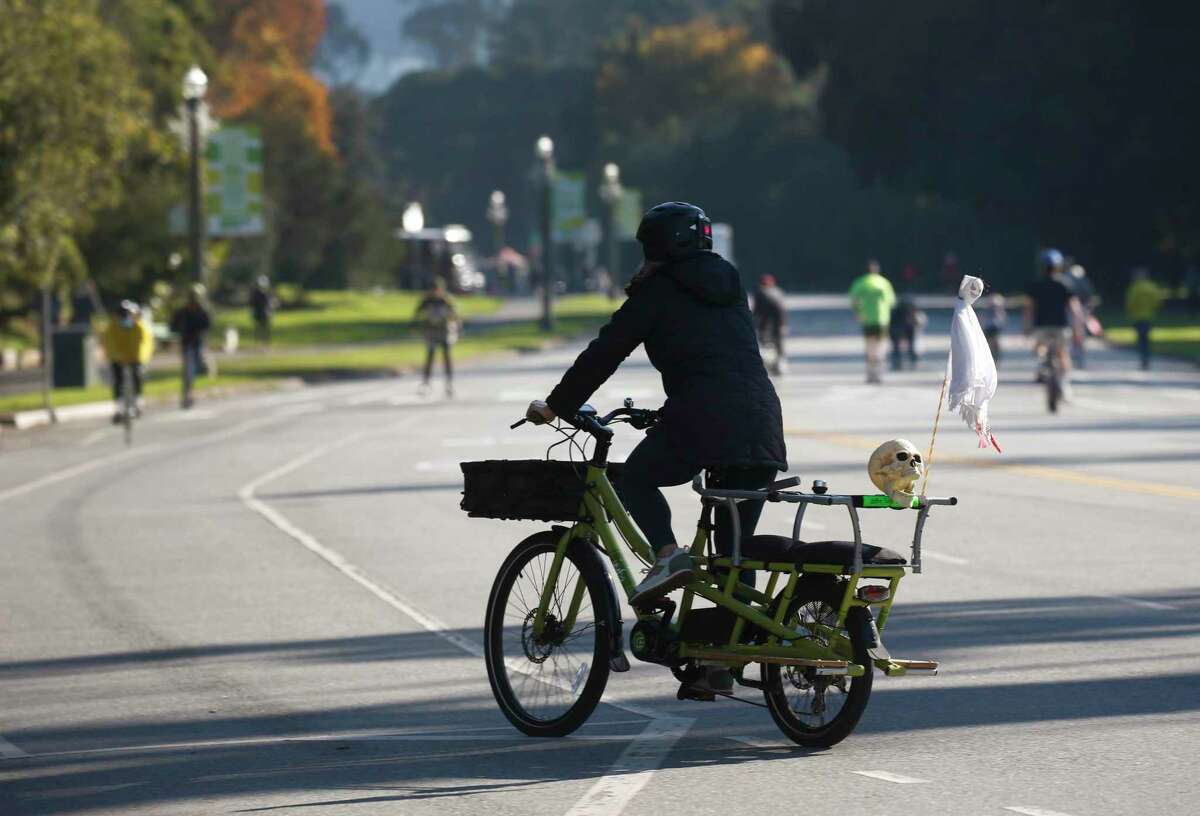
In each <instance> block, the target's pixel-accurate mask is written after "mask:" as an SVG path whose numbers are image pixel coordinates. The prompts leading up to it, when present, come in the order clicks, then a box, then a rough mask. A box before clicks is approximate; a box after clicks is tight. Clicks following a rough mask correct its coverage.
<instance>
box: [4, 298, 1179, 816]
mask: <svg viewBox="0 0 1200 816" xmlns="http://www.w3.org/2000/svg"><path fill="white" fill-rule="evenodd" d="M794 305H795V306H796V311H795V312H794V314H793V316H792V317H793V321H792V322H793V333H794V335H795V336H794V337H793V338H792V350H791V372H790V374H789V375H788V376H786V377H785V378H783V379H781V380H779V382H778V387H779V391H780V395H781V397H782V399H783V403H784V406H785V416H786V425H787V430H788V445H789V452H790V461H791V463H792V467H791V473H793V474H798V475H800V476H802V477H803V478H804V479H805V482H806V483H807V482H808V481H809V480H811V479H813V478H823V479H825V480H826V481H828V482H829V483H830V485H831V487H832V489H833V490H835V491H844V492H865V491H868V490H869V489H870V485H869V482H868V480H867V477H866V471H865V463H866V459H867V455H868V454H869V452H870V450H871V448H873V447H874V445H875V444H877V443H878V442H879V441H882V440H884V439H887V438H891V437H893V436H904V437H908V438H910V439H911V440H912V441H914V442H915V443H917V444H918V445H919V446H920V447H924V446H925V445H926V444H927V442H928V438H929V432H930V426H931V423H932V419H933V414H934V409H935V406H936V403H937V396H938V387H939V385H940V382H941V362H942V360H943V359H944V356H943V355H944V350H945V348H946V338H945V337H944V336H942V335H940V334H937V333H936V332H937V331H938V330H940V329H943V328H944V325H945V324H944V320H940V319H935V320H934V322H933V330H934V332H935V333H934V334H933V335H932V336H931V337H930V338H929V340H928V342H927V344H926V345H927V350H926V354H927V356H926V361H925V362H924V363H923V367H922V368H921V369H919V370H917V371H913V372H903V373H899V374H894V375H892V376H890V377H888V379H887V382H886V383H885V384H884V385H883V386H882V387H871V386H867V385H865V384H864V383H863V382H862V379H863V377H862V374H863V372H862V364H861V361H860V358H859V353H860V351H859V344H860V341H859V340H858V338H857V336H856V335H855V334H854V332H853V326H852V324H851V323H849V322H848V321H849V316H848V313H846V312H845V311H843V310H842V309H841V308H840V307H839V305H838V302H837V301H834V300H829V299H819V298H814V299H798V300H796V301H795V303H794ZM935 317H937V316H935ZM572 354H573V350H570V349H564V350H562V351H557V352H552V353H544V354H538V355H529V356H521V357H512V358H504V359H492V360H489V361H482V362H479V363H477V364H475V365H472V366H470V367H467V368H466V369H464V370H463V371H462V372H461V376H460V381H459V394H458V397H457V398H456V399H454V400H452V401H449V400H445V399H436V398H435V399H429V400H421V399H419V398H417V397H416V396H415V383H413V382H412V381H411V380H408V379H399V380H382V381H370V382H360V383H351V384H342V385H336V386H326V387H314V388H307V389H302V390H299V391H294V392H287V393H278V394H272V395H268V396H258V397H254V398H247V399H237V400H232V399H231V400H225V401H219V402H212V403H210V404H206V405H201V406H199V407H197V408H196V409H195V410H193V411H192V412H190V413H187V414H184V413H180V412H176V411H169V410H162V411H157V412H155V413H153V414H151V415H149V416H147V417H146V418H145V419H144V420H143V421H141V422H139V423H138V425H137V427H136V437H137V438H136V440H135V443H134V445H133V446H132V447H131V448H129V449H126V448H125V446H124V444H123V443H122V441H121V438H120V435H119V432H118V431H117V429H115V428H113V427H111V426H104V425H100V424H82V425H75V426H69V427H62V428H56V429H41V430H35V431H28V432H23V433H5V434H3V435H0V543H2V545H3V553H4V557H5V560H4V567H3V569H2V570H0V757H3V758H2V759H0V813H3V814H5V816H15V814H34V813H88V814H101V813H106V814H107V813H122V814H125V813H139V814H213V813H254V812H273V811H278V812H284V813H287V812H292V813H314V814H316V813H319V814H377V813H379V814H392V813H395V814H424V813H430V814H451V813H484V812H486V813H489V814H495V815H496V816H500V815H501V814H522V816H527V815H529V814H555V815H561V814H616V813H626V814H664V813H695V814H708V813H712V814H729V813H747V812H768V811H769V810H772V809H773V810H788V811H794V812H802V813H805V814H813V815H814V816H818V815H819V814H844V813H852V812H857V813H895V814H996V815H997V816H1003V814H1006V813H1024V814H1029V815H1030V816H1037V815H1038V814H1042V815H1043V816H1053V815H1054V814H1068V815H1069V816H1089V814H1105V815H1106V816H1107V815H1108V814H1147V813H1158V812H1186V811H1189V810H1192V809H1194V808H1191V807H1190V806H1188V805H1186V803H1187V802H1190V801H1192V799H1194V795H1195V788H1196V775H1195V773H1196V771H1195V769H1196V757H1197V756H1200V715H1198V711H1200V589H1197V579H1196V567H1197V566H1198V565H1200V558H1198V556H1197V545H1198V544H1200V533H1198V532H1197V529H1198V528H1200V470H1198V469H1197V463H1198V462H1200V376H1198V375H1197V373H1196V372H1195V370H1194V369H1193V370H1188V369H1186V368H1184V367H1182V366H1170V365H1164V366H1163V367H1162V368H1161V369H1159V370H1156V371H1154V372H1151V373H1149V374H1143V373H1141V372H1138V371H1136V370H1134V365H1133V361H1132V359H1131V357H1129V356H1127V355H1123V354H1118V353H1115V352H1111V351H1107V350H1103V349H1099V348H1096V349H1093V353H1092V358H1091V366H1090V368H1089V370H1088V371H1086V372H1084V373H1083V374H1082V375H1081V376H1080V377H1079V379H1078V380H1077V384H1076V387H1075V394H1076V399H1075V403H1074V404H1072V405H1069V406H1066V407H1065V408H1064V409H1063V411H1062V412H1061V413H1060V414H1059V415H1057V416H1050V415H1048V414H1047V413H1046V412H1045V410H1044V408H1043V404H1042V400H1041V396H1040V392H1039V391H1038V390H1036V389H1035V388H1034V386H1033V385H1032V384H1031V382H1030V380H1031V366H1030V364H1029V361H1028V356H1027V353H1025V352H1023V351H1019V350H1014V351H1013V352H1012V353H1011V354H1010V355H1009V356H1008V357H1007V358H1006V359H1005V360H1004V364H1003V365H1002V368H1001V378H1002V382H1001V386H1000V393H999V395H998V397H997V400H996V402H995V404H994V419H995V426H996V434H997V436H998V437H999V439H1000V442H1001V444H1002V445H1003V446H1004V454H1003V455H997V454H995V453H994V452H990V451H981V450H977V449H976V447H975V439H974V436H973V434H971V433H969V432H968V431H967V430H966V428H965V427H963V425H962V424H961V422H959V421H957V420H956V418H954V417H944V418H943V422H942V426H941V431H940V433H939V437H938V446H937V450H936V452H935V455H934V464H933V469H932V473H931V477H930V492H931V493H935V494H954V495H957V496H958V497H959V498H960V500H961V503H960V505H959V506H958V507H956V508H940V509H938V510H937V511H935V513H934V514H933V515H932V517H931V519H930V522H929V526H928V528H927V531H926V546H927V555H926V570H925V572H924V574H922V575H918V576H913V577H911V578H907V579H905V581H904V583H903V584H902V585H901V593H900V596H899V597H900V599H899V601H898V602H897V604H896V607H895V609H894V611H893V616H892V619H891V621H890V623H889V626H888V630H887V631H886V633H885V634H886V635H887V640H888V645H889V647H890V649H891V651H892V653H893V654H895V655H898V656H903V657H915V658H924V657H931V658H936V659H939V660H941V661H942V667H943V671H942V674H941V676H939V677H937V678H910V679H898V680H886V679H882V678H881V679H879V680H877V681H876V684H875V693H874V695H873V697H872V700H871V704H870V706H869V708H868V709H867V713H866V715H865V717H864V719H863V721H862V723H861V724H860V726H859V728H858V730H857V731H856V732H855V733H854V734H853V735H852V736H851V737H850V738H849V739H847V740H846V741H845V742H843V743H842V744H840V745H838V746H836V747H835V748H833V749H831V750H828V751H818V752H807V751H803V750H799V749H797V748H795V747H794V746H792V745H791V744H790V743H788V742H787V741H786V740H785V739H784V738H783V737H782V735H781V734H779V732H778V731H776V730H775V728H774V726H773V724H772V722H771V720H770V718H769V716H768V715H767V713H766V712H765V711H764V710H763V709H761V708H754V707H751V706H747V705H740V704H738V703H734V702H730V701H719V702H716V703H695V702H678V701H676V699H675V689H676V683H675V682H674V680H673V679H672V678H671V677H670V676H669V675H668V674H667V673H666V672H665V670H662V669H660V668H658V667H655V666H650V665H646V664H637V665H635V666H634V668H633V670H632V671H631V672H629V673H627V674H623V675H613V677H612V679H611V681H610V683H609V686H608V690H607V692H606V695H605V702H604V703H603V704H602V705H601V706H600V708H599V709H598V710H597V712H596V714H595V716H594V717H593V719H592V721H591V722H589V723H588V724H587V725H586V726H585V727H584V728H582V729H581V730H580V731H579V732H578V733H577V735H575V736H573V737H571V738H568V739H565V740H535V739H531V738H527V737H524V736H521V735H520V734H518V733H517V732H515V731H514V730H513V729H512V728H511V727H510V726H509V725H508V723H507V722H506V721H505V720H504V718H503V717H502V716H501V714H500V713H499V711H498V710H497V708H496V705H495V703H494V701H493V699H492V696H491V693H490V690H489V688H488V684H487V678H486V674H485V672H484V668H483V664H482V661H481V659H480V657H479V652H480V648H481V621H482V618H483V610H484V602H485V600H486V598H487V594H488V591H489V589H490V586H491V582H492V578H493V576H494V574H495V571H496V569H497V567H498V566H499V564H500V563H501V561H502V559H503V558H504V556H505V554H506V553H507V552H508V550H509V549H510V548H511V547H512V546H513V545H514V544H515V543H516V542H517V541H519V540H520V539H521V538H522V537H524V536H525V535H526V534H528V533H529V532H531V531H534V530H536V529H538V528H539V525H537V524H535V523H519V522H500V521H488V520H480V519H469V518H467V517H466V516H465V515H464V514H463V513H462V512H461V511H460V510H459V509H458V501H459V490H460V475H459V472H458V462H459V461H460V460H463V459H481V458H500V457H505V458H524V457H536V456H539V455H541V453H542V451H543V450H544V448H545V446H546V445H547V444H548V443H549V442H550V441H551V439H550V436H549V434H548V432H547V431H546V430H544V429H534V428H529V427H523V428H521V429H519V430H516V431H510V430H509V429H508V423H509V422H510V421H512V420H513V419H514V418H516V417H517V416H519V414H520V412H521V411H522V409H523V406H524V404H525V403H526V402H527V401H528V399H530V398H531V397H537V396H541V395H544V394H545V393H546V391H547V390H548V388H549V387H550V386H551V385H552V384H553V383H554V382H555V381H556V379H557V377H558V375H559V374H560V373H561V371H562V369H563V368H564V367H565V366H566V364H567V363H568V362H569V360H570V359H571V356H572ZM659 393H660V391H659V385H658V383H657V381H656V379H655V377H654V376H653V371H652V370H651V369H650V368H649V367H648V365H647V363H646V362H645V360H644V358H641V357H635V358H632V359H631V360H630V361H629V362H628V363H627V364H626V366H625V367H624V368H623V369H622V370H621V372H619V373H618V375H617V377H615V378H614V380H613V381H612V382H611V383H610V384H609V385H606V386H605V387H604V388H603V389H601V391H600V393H599V394H598V395H597V397H596V398H595V400H594V402H596V404H597V405H598V406H599V407H603V408H607V407H612V406H615V405H616V404H618V403H619V400H620V398H621V397H623V396H626V395H630V396H633V397H634V398H635V399H637V401H638V402H639V404H642V405H647V406H650V405H654V404H656V399H657V398H658V395H659ZM635 442H636V439H635V437H634V435H633V432H631V431H626V432H624V433H623V434H622V435H621V436H620V438H619V440H618V442H617V445H616V450H617V455H616V456H615V457H614V458H619V457H620V456H621V455H622V454H623V453H624V452H627V451H628V450H629V449H630V448H631V447H632V445H633V444H634V443H635ZM671 498H672V503H673V506H674V507H675V508H676V510H677V514H676V529H677V531H678V533H679V534H680V535H681V536H682V535H684V534H685V533H686V531H687V526H688V524H689V523H690V522H691V521H692V519H693V518H694V515H695V508H696V504H695V502H694V501H693V500H692V498H691V495H690V494H689V491H688V490H687V488H679V489H676V490H673V491H672V492H671ZM809 517H810V519H811V521H812V522H813V525H812V528H811V529H812V530H813V533H814V534H819V535H820V536H821V537H825V536H829V537H838V536H841V535H844V532H845V527H846V524H845V519H844V517H843V516H840V515H838V514H836V513H834V512H833V511H824V512H817V511H810V514H809ZM912 519H913V516H912V515H911V514H900V513H891V512H884V511H879V512H877V513H868V514H865V537H866V539H867V540H868V541H870V542H876V543H884V544H888V545H890V546H892V547H895V548H898V549H903V548H904V547H905V546H907V541H908V539H909V538H910V536H911V527H910V524H911V522H912ZM807 523H808V522H806V524H807ZM760 529H761V530H763V531H784V530H787V529H789V519H788V518H787V517H786V510H784V509H783V508H781V507H772V508H770V509H769V510H768V512H767V514H766V516H765V517H764V521H763V523H762V526H761V527H760ZM814 537H815V535H814ZM627 619H628V618H627ZM746 691H747V694H746V696H747V698H749V699H752V700H757V699H758V698H755V697H754V695H753V693H752V692H750V691H749V690H746Z"/></svg>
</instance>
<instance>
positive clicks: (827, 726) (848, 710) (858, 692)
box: [761, 579, 874, 748]
mask: <svg viewBox="0 0 1200 816" xmlns="http://www.w3.org/2000/svg"><path fill="white" fill-rule="evenodd" d="M842 591H843V586H842V585H841V584H839V583H838V582H837V581H833V580H828V581H826V580H815V581H813V580H810V581H805V580H803V579H802V580H801V581H800V583H799V584H798V585H797V588H796V594H795V596H794V597H793V600H792V608H791V609H790V610H789V611H788V614H787V616H786V618H785V620H789V621H795V620H796V618H797V616H798V613H801V612H803V610H805V609H807V608H815V609H819V610H825V611H824V612H818V614H820V615H821V619H823V620H824V619H825V618H826V617H827V616H828V615H833V616H836V614H837V609H838V607H839V606H840V605H841V602H842ZM867 614H869V613H868V612H867V610H865V609H863V608H862V607H853V608H851V609H850V612H849V616H853V618H854V620H853V623H855V624H861V623H863V622H862V621H861V620H858V618H861V617H862V616H864V615H867ZM861 631H862V629H861V626H859V625H850V626H848V627H847V630H846V634H847V635H848V636H849V637H850V642H851V644H852V646H853V649H854V662H855V663H858V664H859V665H861V666H863V667H865V668H866V672H865V673H864V674H863V675H862V677H845V678H843V680H842V682H843V683H846V684H849V685H848V688H847V689H842V688H841V687H838V686H837V678H821V677H815V676H814V675H812V672H811V670H809V672H808V673H807V674H806V673H805V671H804V669H803V667H799V666H781V665H779V664H778V663H764V664H762V674H761V677H762V683H763V697H764V699H765V700H766V703H767V710H768V711H770V712H771V719H773V720H774V721H775V724H776V725H777V726H779V730H780V731H782V732H783V733H784V735H785V736H786V737H787V738H788V739H790V740H792V741H793V742H795V743H796V744H798V745H803V746H805V747H806V748H829V747H831V746H833V745H836V744H838V743H839V742H841V741H842V740H844V739H845V738H846V737H848V736H850V733H851V732H852V731H853V730H854V728H855V726H857V725H858V722H859V720H860V719H861V718H862V715H863V712H864V711H865V710H866V708H867V702H868V701H869V700H870V697H871V685H872V680H873V671H874V669H873V666H872V665H871V656H870V654H869V652H868V651H867V650H868V648H869V646H868V644H867V643H866V641H865V639H864V638H863V637H862V636H861V635H860V634H859V632H861ZM785 676H786V677H787V678H788V679H787V681H786V682H787V683H789V684H790V685H792V686H793V687H794V688H800V689H801V690H803V689H802V688H801V686H800V685H799V684H800V683H805V682H807V683H809V684H810V687H811V688H814V689H816V688H817V686H818V685H820V684H822V683H823V684H824V686H823V688H822V689H821V691H820V692H819V695H818V693H817V692H814V697H816V696H819V697H820V698H821V700H822V701H823V700H824V695H825V693H826V692H828V690H829V688H831V687H837V688H838V689H839V691H840V692H841V696H842V697H844V700H843V702H842V705H841V708H840V709H839V710H838V711H837V713H836V714H835V715H834V716H833V717H832V718H831V719H830V720H829V722H827V723H825V722H822V723H820V724H819V725H817V726H815V727H814V726H812V725H810V724H809V723H806V722H805V721H804V720H802V719H801V718H800V716H798V715H799V712H797V711H796V709H795V708H793V706H792V704H791V703H790V702H789V700H788V696H787V691H788V690H787V689H786V688H785V686H784V683H785V679H784V678H785ZM793 678H795V679H793Z"/></svg>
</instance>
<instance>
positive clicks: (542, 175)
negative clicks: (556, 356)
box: [537, 136, 555, 332]
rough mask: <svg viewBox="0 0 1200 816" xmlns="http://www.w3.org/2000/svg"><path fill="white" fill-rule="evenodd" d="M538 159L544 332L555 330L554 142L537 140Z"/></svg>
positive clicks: (546, 139)
mask: <svg viewBox="0 0 1200 816" xmlns="http://www.w3.org/2000/svg"><path fill="white" fill-rule="evenodd" d="M537 157H538V159H539V160H540V161H541V167H540V168H539V172H538V178H539V181H540V182H541V185H540V186H541V190H540V192H541V232H542V323H541V327H542V331H546V332H549V331H553V330H554V305H553V293H552V291H551V290H552V289H553V287H554V232H553V229H552V225H551V217H552V216H551V210H552V208H553V207H552V205H553V188H554V173H555V168H554V140H553V139H551V138H550V137H549V136H542V137H540V138H539V139H538V140H537Z"/></svg>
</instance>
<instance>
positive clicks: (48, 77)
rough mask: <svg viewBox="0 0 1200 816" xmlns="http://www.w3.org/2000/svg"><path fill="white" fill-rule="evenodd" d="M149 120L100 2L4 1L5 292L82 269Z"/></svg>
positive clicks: (0, 171)
mask: <svg viewBox="0 0 1200 816" xmlns="http://www.w3.org/2000/svg"><path fill="white" fill-rule="evenodd" d="M149 113H150V99H149V96H148V94H147V93H146V92H145V91H144V90H143V89H142V88H141V87H140V86H139V85H138V83H137V81H136V76H135V74H134V71H133V68H132V66H131V59H130V53H129V48H128V45H127V43H126V42H125V41H124V40H123V39H122V38H121V37H120V36H119V35H118V34H117V33H116V32H115V31H114V30H112V29H111V28H109V27H108V26H106V25H105V24H104V22H103V21H102V20H101V19H100V17H99V15H98V13H97V4H96V3H95V2H91V0H53V2H35V0H0V288H6V289H9V290H10V291H15V292H17V293H20V292H22V291H26V292H28V291H29V290H31V289H33V288H35V287H38V286H41V285H51V284H54V283H56V282H57V280H58V279H57V274H58V273H59V272H60V270H61V271H66V272H71V273H76V274H78V273H79V272H80V271H81V264H80V263H79V256H78V252H77V249H76V244H75V237H76V236H77V235H78V234H79V233H80V232H81V231H83V230H85V229H87V228H88V227H89V226H90V225H91V223H92V221H93V219H94V217H95V215H96V214H97V213H98V212H100V211H102V210H104V209H106V208H110V207H114V206H117V205H118V204H119V203H120V201H121V197H122V194H123V185H122V179H121V172H120V170H121V167H122V164H123V162H124V161H125V160H126V158H127V157H128V155H129V148H130V144H131V142H132V141H134V140H135V139H136V138H137V137H138V136H139V135H140V134H142V133H143V132H144V130H145V128H146V127H147V123H148V119H149ZM64 260H65V261H67V262H68V264H67V265H66V266H63V267H60V264H61V263H62V262H63V261H64Z"/></svg>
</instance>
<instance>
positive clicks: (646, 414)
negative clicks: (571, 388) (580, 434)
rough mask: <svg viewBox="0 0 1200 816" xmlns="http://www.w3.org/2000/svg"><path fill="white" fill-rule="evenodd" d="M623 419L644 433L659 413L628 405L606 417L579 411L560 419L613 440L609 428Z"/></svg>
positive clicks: (524, 419)
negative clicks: (625, 418) (626, 418)
mask: <svg viewBox="0 0 1200 816" xmlns="http://www.w3.org/2000/svg"><path fill="white" fill-rule="evenodd" d="M621 417H628V418H629V419H628V420H627V421H628V422H629V424H630V425H632V426H633V427H634V428H637V429H638V430H639V431H644V430H646V429H647V428H649V427H651V426H653V425H654V424H656V423H657V422H658V420H659V412H658V411H655V410H651V409H648V408H634V407H633V406H631V405H627V406H625V407H623V408H617V409H616V410H614V411H609V412H608V413H607V414H605V415H604V416H598V415H597V414H596V413H595V412H594V411H591V412H586V411H579V412H578V413H576V414H575V415H574V416H571V417H559V419H561V420H562V421H563V422H565V423H567V424H568V425H570V426H571V427H573V428H578V429H579V430H581V431H586V432H587V433H589V434H591V435H592V436H595V437H597V438H605V439H609V438H612V431H611V430H610V429H609V428H608V427H607V426H608V425H610V424H612V423H613V422H615V421H617V420H618V419H620V418H621ZM529 421H530V420H529V418H528V417H522V418H521V419H518V420H517V421H516V422H514V423H513V424H511V425H509V426H508V427H509V428H510V429H511V430H515V429H517V428H519V427H521V426H522V425H524V424H525V423H526V422H529Z"/></svg>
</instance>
